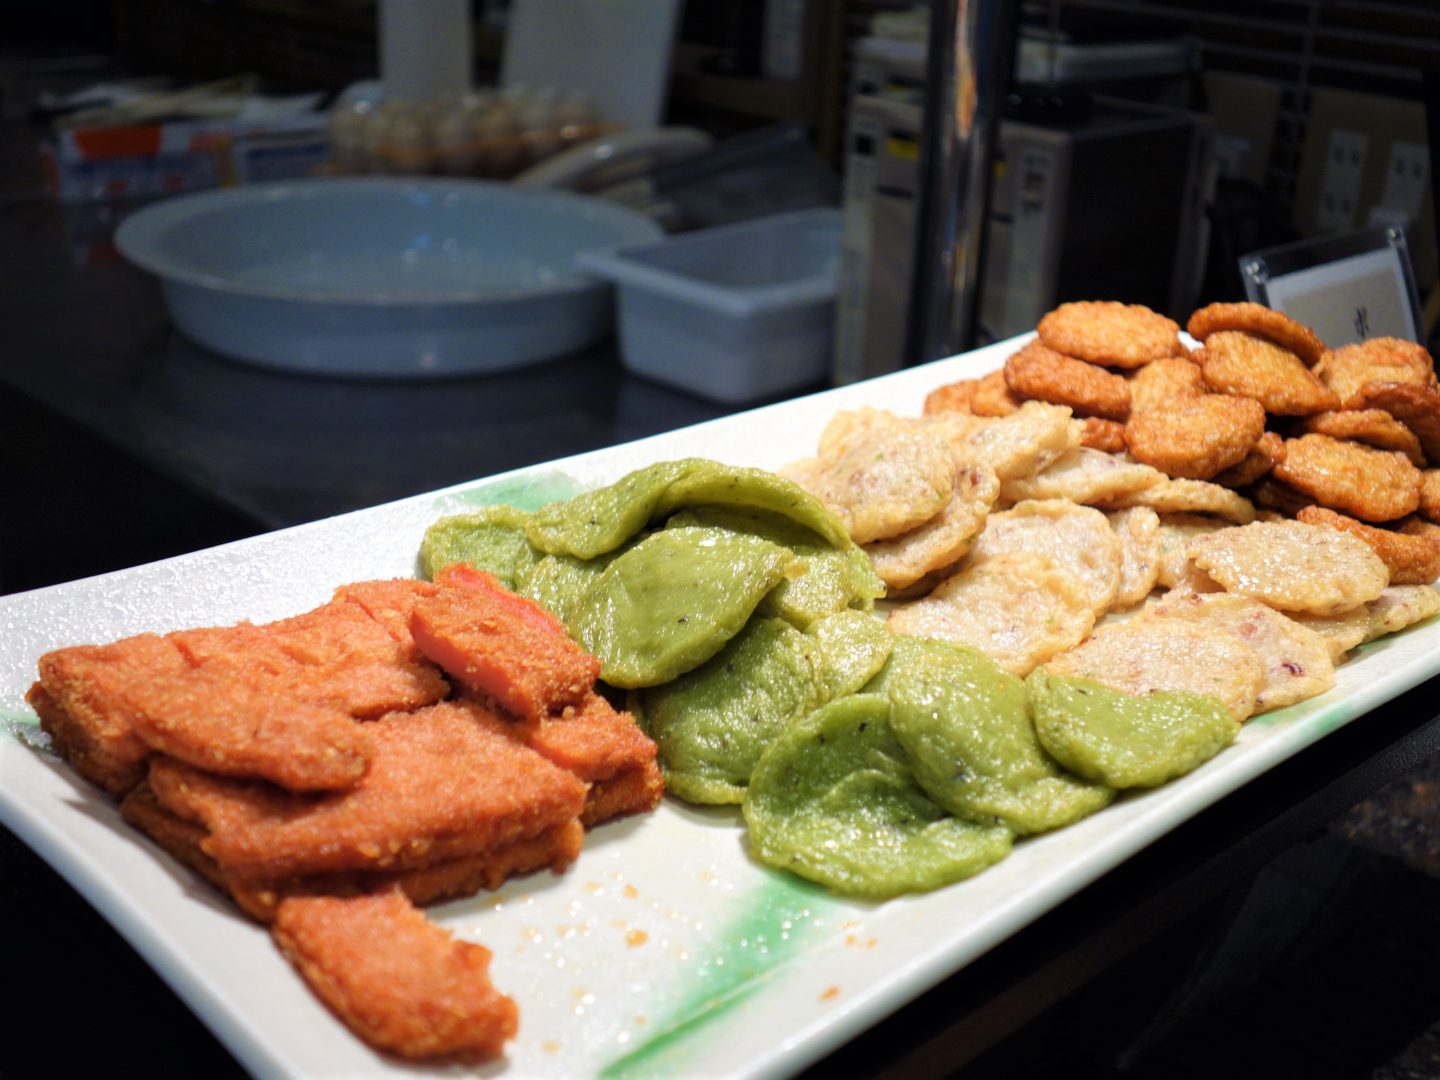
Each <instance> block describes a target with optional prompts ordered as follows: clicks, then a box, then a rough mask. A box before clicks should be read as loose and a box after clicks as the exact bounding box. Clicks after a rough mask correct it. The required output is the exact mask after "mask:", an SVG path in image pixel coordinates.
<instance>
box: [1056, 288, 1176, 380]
mask: <svg viewBox="0 0 1440 1080" xmlns="http://www.w3.org/2000/svg"><path fill="white" fill-rule="evenodd" d="M1036 330H1037V331H1038V332H1039V334H1040V340H1041V341H1043V342H1044V343H1045V344H1046V345H1047V346H1048V347H1049V348H1051V349H1054V350H1055V351H1056V352H1059V353H1063V354H1065V355H1066V356H1073V357H1075V358H1076V359H1077V360H1088V361H1089V362H1090V363H1092V364H1104V365H1106V366H1107V367H1120V368H1134V367H1139V366H1140V365H1142V364H1147V363H1149V362H1150V361H1151V360H1158V359H1160V358H1161V357H1162V356H1178V355H1180V354H1181V352H1182V351H1183V347H1182V346H1181V344H1180V327H1179V325H1178V324H1176V323H1175V322H1174V321H1173V320H1172V319H1167V318H1166V317H1165V316H1164V315H1161V314H1159V313H1157V312H1154V311H1151V310H1150V309H1149V308H1147V307H1144V306H1142V305H1140V304H1121V303H1118V302H1116V301H1114V300H1081V301H1077V302H1075V303H1069V304H1061V305H1060V306H1059V307H1057V308H1056V309H1055V310H1054V311H1052V312H1050V313H1049V314H1047V315H1046V316H1045V317H1044V318H1042V319H1041V320H1040V325H1039V326H1037V327H1036Z"/></svg>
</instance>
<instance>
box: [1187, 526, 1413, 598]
mask: <svg viewBox="0 0 1440 1080" xmlns="http://www.w3.org/2000/svg"><path fill="white" fill-rule="evenodd" d="M1185 549H1186V551H1187V553H1188V554H1189V556H1190V558H1191V559H1192V560H1193V561H1194V562H1195V565H1196V566H1198V567H1200V569H1201V570H1203V571H1205V573H1207V574H1209V575H1210V576H1211V577H1212V578H1214V579H1215V580H1216V581H1218V582H1219V583H1220V584H1221V585H1223V586H1224V587H1225V590H1226V591H1227V592H1232V593H1239V594H1241V595H1242V596H1249V597H1253V598H1254V599H1256V600H1259V601H1261V602H1262V603H1266V604H1269V605H1270V606H1271V607H1273V608H1279V609H1280V610H1281V611H1309V612H1313V613H1314V614H1316V615H1334V614H1336V613H1338V612H1341V611H1349V610H1350V609H1351V608H1353V607H1356V606H1357V605H1359V604H1366V603H1369V602H1370V601H1371V600H1374V599H1375V597H1377V596H1379V595H1380V593H1381V592H1382V591H1383V590H1384V588H1385V586H1386V585H1388V584H1390V571H1389V570H1387V569H1386V567H1385V563H1384V562H1383V561H1382V560H1381V559H1380V557H1379V556H1378V555H1376V554H1375V552H1373V551H1372V550H1370V546H1369V545H1368V544H1366V543H1365V541H1363V540H1361V539H1359V538H1358V537H1354V536H1351V535H1350V534H1349V533H1346V532H1342V531H1340V530H1339V529H1329V528H1325V527H1324V526H1321V525H1307V524H1305V523H1304V522H1301V521H1279V522H1265V521H1257V522H1254V523H1252V524H1250V525H1241V526H1239V527H1238V528H1234V529H1221V530H1220V531H1219V532H1213V533H1209V534H1207V535H1205V536H1196V537H1193V538H1191V540H1190V541H1189V543H1187V544H1186V548H1185Z"/></svg>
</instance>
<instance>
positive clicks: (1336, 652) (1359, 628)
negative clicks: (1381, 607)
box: [1286, 586, 1393, 664]
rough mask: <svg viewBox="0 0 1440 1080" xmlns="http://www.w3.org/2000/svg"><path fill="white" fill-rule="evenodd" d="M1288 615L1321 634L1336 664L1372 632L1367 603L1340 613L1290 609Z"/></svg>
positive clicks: (1332, 661) (1331, 659)
mask: <svg viewBox="0 0 1440 1080" xmlns="http://www.w3.org/2000/svg"><path fill="white" fill-rule="evenodd" d="M1392 587H1393V586H1392ZM1381 595H1382V596H1383V595H1384V594H1383V593H1382V594H1381ZM1371 602H1372V603H1374V601H1371ZM1286 617H1287V618H1290V619H1294V620H1295V621H1296V622H1297V623H1299V624H1300V625H1301V626H1304V627H1308V628H1309V629H1311V630H1313V631H1315V633H1317V634H1319V635H1320V637H1321V639H1322V640H1323V641H1324V642H1325V645H1326V647H1327V648H1328V649H1329V650H1330V661H1331V663H1334V664H1338V663H1340V662H1341V661H1342V660H1344V659H1345V654H1346V653H1348V652H1349V651H1350V650H1351V649H1353V648H1355V646H1356V645H1359V644H1360V643H1361V642H1362V641H1364V640H1365V636H1366V635H1367V634H1368V633H1369V632H1370V607H1369V605H1367V604H1361V605H1360V606H1359V607H1356V608H1351V609H1350V610H1349V611H1342V612H1340V613H1339V614H1338V615H1307V614H1306V613H1305V612H1303V611H1290V612H1286Z"/></svg>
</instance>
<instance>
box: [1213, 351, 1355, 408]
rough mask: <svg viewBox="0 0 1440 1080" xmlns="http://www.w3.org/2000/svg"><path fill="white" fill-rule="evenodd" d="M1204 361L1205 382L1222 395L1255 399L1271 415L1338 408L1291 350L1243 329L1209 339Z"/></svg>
mask: <svg viewBox="0 0 1440 1080" xmlns="http://www.w3.org/2000/svg"><path fill="white" fill-rule="evenodd" d="M1201 356H1202V359H1201V361H1200V369H1201V373H1202V374H1203V375H1204V377H1205V385H1206V386H1208V387H1210V389H1212V390H1215V391H1218V392H1219V393H1222V394H1234V395H1235V396H1237V397H1248V398H1254V399H1255V400H1256V401H1258V402H1260V404H1261V405H1263V406H1264V407H1265V411H1266V412H1268V413H1275V414H1276V415H1279V416H1309V415H1310V414H1311V413H1317V412H1323V411H1324V410H1326V409H1338V408H1339V407H1340V399H1339V397H1337V396H1336V394H1335V391H1334V390H1331V389H1330V388H1329V387H1328V386H1326V385H1325V384H1324V383H1323V382H1321V381H1320V380H1319V378H1317V377H1316V375H1315V373H1314V372H1312V371H1311V370H1310V369H1309V368H1307V367H1306V366H1305V365H1304V363H1302V362H1301V360H1300V357H1298V356H1296V355H1295V354H1294V353H1293V352H1291V351H1290V350H1289V349H1284V348H1281V347H1280V346H1279V345H1276V344H1275V343H1274V342H1271V341H1267V340H1265V339H1264V338H1261V337H1256V336H1255V335H1253V334H1246V333H1242V332H1241V331H1239V330H1220V331H1217V332H1215V333H1213V334H1211V335H1210V336H1209V337H1208V338H1206V339H1205V348H1204V350H1202V354H1201Z"/></svg>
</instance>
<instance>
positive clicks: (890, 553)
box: [865, 465, 1000, 589]
mask: <svg viewBox="0 0 1440 1080" xmlns="http://www.w3.org/2000/svg"><path fill="white" fill-rule="evenodd" d="M999 494H1000V481H999V480H998V479H996V476H995V474H994V473H993V472H992V471H991V470H990V469H988V468H986V467H985V466H983V465H972V466H970V467H969V468H964V469H960V470H959V471H958V473H957V474H956V478H955V490H954V492H953V493H952V494H951V496H950V501H949V502H948V503H946V504H945V506H944V508H943V509H942V510H941V511H940V513H938V514H936V515H935V516H934V517H933V518H931V519H930V520H929V521H927V522H925V523H924V524H923V525H921V526H919V527H918V528H915V529H911V530H910V531H909V532H907V533H902V534H901V535H900V536H896V537H892V538H890V539H888V540H876V541H874V542H873V543H869V544H866V545H865V554H867V555H868V556H870V562H871V565H872V566H874V568H875V573H877V574H879V575H880V580H881V581H883V582H885V585H886V587H887V588H889V589H903V588H905V587H906V586H908V585H913V584H914V583H915V582H917V581H919V580H920V579H921V578H923V577H925V575H927V574H931V573H934V572H935V571H937V570H943V569H944V568H945V567H947V566H953V565H954V564H955V563H957V562H959V561H960V560H961V559H962V558H964V556H965V553H966V552H967V551H969V550H970V545H971V544H972V543H973V542H974V540H975V537H977V536H978V535H980V531H981V530H982V529H983V528H985V520H986V518H987V517H988V516H989V514H990V508H991V507H992V506H994V505H995V500H996V498H997V497H999Z"/></svg>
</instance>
